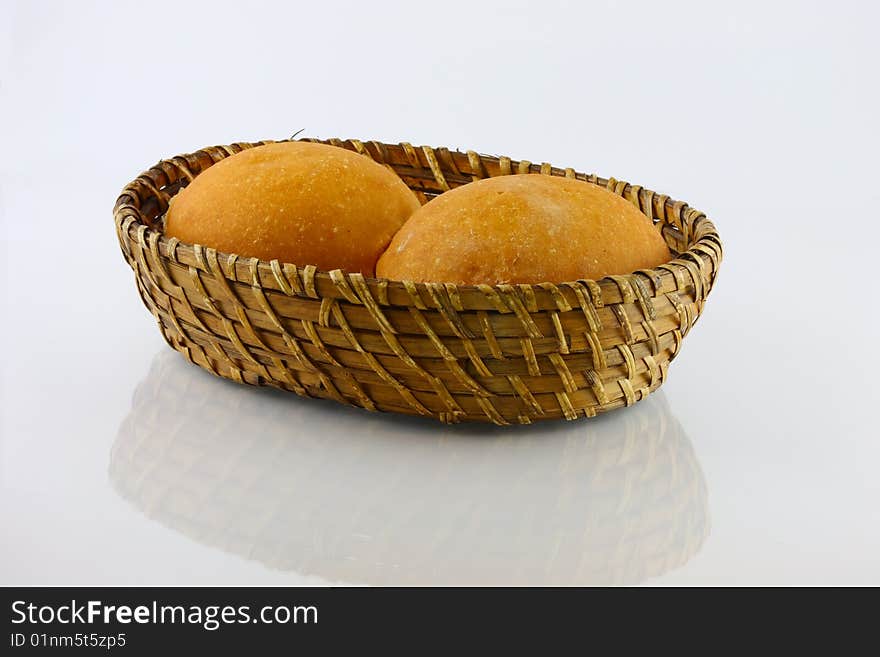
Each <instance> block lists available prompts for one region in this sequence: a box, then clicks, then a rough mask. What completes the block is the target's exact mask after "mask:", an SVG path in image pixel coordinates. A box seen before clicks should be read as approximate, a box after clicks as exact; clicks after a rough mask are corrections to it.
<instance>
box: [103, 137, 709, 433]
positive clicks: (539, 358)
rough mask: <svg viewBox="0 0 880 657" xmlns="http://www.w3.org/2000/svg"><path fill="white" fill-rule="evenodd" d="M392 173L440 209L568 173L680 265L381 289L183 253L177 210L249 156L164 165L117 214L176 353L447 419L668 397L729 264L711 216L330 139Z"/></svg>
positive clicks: (434, 152) (131, 260)
mask: <svg viewBox="0 0 880 657" xmlns="http://www.w3.org/2000/svg"><path fill="white" fill-rule="evenodd" d="M305 141H314V142H318V143H324V144H331V145H333V146H338V147H340V148H345V149H348V150H351V151H355V152H358V153H361V154H363V155H364V156H365V157H370V158H372V159H373V160H375V161H377V162H379V163H382V164H384V165H386V166H388V167H390V168H391V169H393V170H394V171H395V172H396V173H397V175H399V176H400V178H401V179H402V180H403V181H404V182H405V183H406V184H407V185H408V186H409V187H410V188H411V189H412V190H413V191H414V192H415V193H416V194H417V195H418V196H419V198H420V200H421V201H422V202H423V203H424V202H426V201H428V200H430V199H431V198H433V197H434V196H436V195H438V194H442V193H443V192H444V191H447V190H449V189H452V188H455V187H458V186H460V185H464V184H467V183H469V182H472V181H474V180H478V179H480V178H487V177H491V176H502V175H509V174H517V173H531V174H536V175H551V176H567V177H570V178H577V179H579V180H584V181H589V182H592V183H594V184H597V185H601V186H603V187H606V188H607V189H609V190H611V191H612V192H614V193H616V194H618V195H620V196H622V197H623V198H625V199H627V200H629V201H631V202H632V203H633V204H635V205H636V206H637V207H638V208H639V209H640V210H641V211H642V212H643V213H644V214H645V215H646V216H648V217H649V218H650V219H651V220H653V222H654V223H655V225H656V227H657V229H658V230H659V231H661V234H662V235H663V237H664V239H665V240H666V243H667V244H668V245H669V247H670V249H671V250H672V252H673V255H675V256H676V257H675V258H674V259H673V260H671V261H670V262H668V263H666V264H663V265H660V266H658V267H656V268H654V269H644V270H639V271H636V272H633V273H631V274H628V275H625V276H609V277H606V278H604V279H602V280H599V281H591V280H579V281H569V282H560V283H542V284H539V285H477V286H462V285H451V284H440V283H429V284H423V283H413V282H409V281H393V280H386V279H372V278H367V277H365V276H363V275H361V274H348V273H345V272H343V271H341V270H334V271H329V272H327V271H320V270H318V269H317V268H316V267H314V266H311V265H305V266H303V265H294V264H289V263H281V262H279V261H277V260H272V261H268V262H267V261H264V260H258V259H256V258H245V257H241V256H237V255H235V254H225V253H219V252H217V251H216V250H214V249H211V248H208V247H203V246H200V245H198V244H185V243H182V242H180V241H178V240H177V239H174V238H167V237H165V236H164V235H163V233H162V221H163V215H164V212H165V210H166V209H167V208H168V201H169V199H170V198H171V197H172V196H173V195H174V194H175V193H177V192H178V191H179V190H180V189H181V188H183V187H185V186H186V185H187V184H188V183H189V182H190V181H192V180H193V178H195V176H197V175H198V174H199V173H201V172H202V171H204V170H205V169H207V168H208V167H210V166H212V165H213V164H215V163H216V162H219V161H220V160H222V159H223V158H225V157H229V156H230V155H233V154H235V153H237V152H239V151H242V150H244V149H247V148H253V147H254V146H259V145H262V144H265V143H270V142H256V143H236V144H232V145H229V146H214V147H209V148H205V149H202V150H200V151H197V152H195V153H190V154H187V155H179V156H177V157H174V158H171V159H169V160H163V161H161V162H159V163H158V164H157V165H156V166H154V167H152V168H151V169H150V170H149V171H146V172H144V173H143V174H141V175H140V176H139V177H138V178H137V179H136V180H134V181H133V182H131V183H130V184H129V185H127V186H126V187H125V189H124V190H123V192H122V194H121V196H120V197H119V199H118V200H117V202H116V206H115V208H114V218H115V222H116V230H117V234H118V236H119V242H120V245H121V247H122V252H123V254H124V256H125V259H126V260H127V261H128V264H129V265H130V266H131V268H132V269H133V270H134V273H135V280H136V282H137V287H138V290H139V291H140V294H141V298H142V299H143V301H144V304H145V305H146V306H147V308H148V309H149V310H150V312H151V313H152V314H153V316H154V317H155V318H156V319H157V320H158V322H159V327H160V329H161V331H162V334H163V335H164V337H165V339H166V341H167V342H168V344H169V345H171V346H172V347H173V348H174V349H176V350H177V351H179V352H181V353H182V354H183V355H184V356H186V358H188V359H189V360H190V361H192V362H193V363H195V364H197V365H199V366H201V367H203V368H205V369H207V370H209V371H211V372H213V373H214V374H217V375H218V376H222V377H224V378H227V379H232V380H234V381H238V382H240V383H248V384H252V385H269V386H274V387H277V388H283V389H285V390H289V391H291V392H295V393H297V394H299V395H302V396H306V397H321V398H328V399H335V400H336V401H339V402H342V403H345V404H351V405H355V406H360V407H363V408H366V409H368V410H371V411H391V412H395V413H405V414H409V415H424V416H426V417H432V418H435V419H438V420H441V421H443V422H460V421H482V422H494V423H496V424H527V423H530V422H532V421H534V420H545V419H556V418H565V419H569V420H573V419H576V418H578V417H585V416H586V417H592V416H594V415H596V414H597V413H602V412H604V411H608V410H612V409H615V408H620V407H622V406H630V405H632V404H634V403H636V402H637V401H639V400H640V399H643V398H644V397H645V396H646V395H648V394H649V393H650V392H651V391H653V390H656V389H657V388H658V387H659V386H660V385H661V384H662V383H663V381H664V379H665V378H666V376H667V372H668V367H669V363H670V362H671V361H672V359H673V358H674V357H675V356H676V355H677V354H678V352H679V350H680V349H681V343H682V340H683V338H684V336H685V335H687V333H688V331H689V330H690V328H691V327H692V326H693V325H694V323H695V322H696V321H697V318H698V317H699V316H700V313H701V312H702V310H703V305H704V303H705V301H706V298H707V295H708V294H709V291H710V290H711V288H712V285H713V283H714V281H715V277H716V275H717V272H718V267H719V265H720V263H721V257H722V251H721V242H720V240H719V238H718V233H717V232H716V230H715V226H714V225H713V224H712V222H710V221H709V220H708V219H707V218H706V216H705V215H704V214H703V213H702V212H699V211H697V210H695V209H693V208H691V207H689V206H688V205H687V204H686V203H683V202H681V201H674V200H672V199H670V198H669V197H668V196H666V195H663V194H657V193H655V192H652V191H650V190H647V189H644V188H642V187H640V186H638V185H631V184H629V183H626V182H623V181H618V180H615V179H613V178H611V179H605V178H600V177H598V176H595V175H587V174H583V173H577V172H575V171H574V170H573V169H561V168H557V167H553V166H551V165H549V164H546V163H545V164H540V165H538V164H532V163H531V162H529V161H526V160H523V161H520V162H517V161H514V160H511V159H510V158H507V157H494V156H487V155H480V154H478V153H475V152H473V151H467V152H457V151H450V150H448V149H446V148H431V147H428V146H420V147H414V146H412V145H410V144H407V143H401V144H384V143H379V142H372V141H371V142H361V141H358V140H355V139H350V140H345V141H341V140H338V139H330V140H317V139H307V140H305Z"/></svg>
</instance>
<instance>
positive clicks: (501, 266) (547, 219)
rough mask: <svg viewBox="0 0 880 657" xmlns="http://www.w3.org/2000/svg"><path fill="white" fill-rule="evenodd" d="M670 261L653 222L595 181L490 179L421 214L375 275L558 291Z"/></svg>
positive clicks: (442, 197)
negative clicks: (557, 286)
mask: <svg viewBox="0 0 880 657" xmlns="http://www.w3.org/2000/svg"><path fill="white" fill-rule="evenodd" d="M670 258H671V256H670V253H669V249H668V248H667V246H666V243H665V242H664V241H663V238H662V237H661V236H660V233H659V232H658V231H657V230H656V229H655V228H654V226H653V225H652V223H651V221H650V219H648V218H647V217H646V216H645V215H644V214H642V213H641V212H640V211H639V210H638V208H636V207H635V206H634V205H633V204H632V203H630V202H628V201H626V200H624V199H623V198H621V197H620V196H617V195H616V194H614V193H612V192H610V191H608V190H606V189H604V188H602V187H599V186H597V185H593V184H591V183H588V182H584V181H581V180H572V179H568V178H560V177H555V176H554V177H551V176H544V175H534V174H531V175H530V174H524V175H513V176H499V177H496V178H487V179H485V180H479V181H477V182H474V183H470V184H467V185H463V186H461V187H458V188H456V189H454V190H451V191H449V192H446V193H444V194H441V195H440V196H438V197H437V198H435V199H434V200H432V201H431V202H429V203H427V204H426V205H424V206H422V207H421V208H420V209H419V210H417V211H416V212H415V213H414V214H413V215H412V216H411V217H410V218H409V220H408V221H407V222H406V223H405V224H404V226H403V228H401V229H400V231H399V232H398V233H397V234H396V235H395V236H394V239H393V240H392V241H391V244H390V245H389V247H388V249H387V250H386V251H385V253H384V254H383V255H382V257H381V258H380V259H379V262H378V264H377V266H376V273H377V275H379V276H382V277H385V278H392V279H397V280H410V281H418V282H435V283H455V284H458V285H475V284H479V283H488V284H497V283H545V282H551V283H554V282H555V283H559V282H565V281H573V280H577V279H582V278H592V279H599V278H602V277H603V276H608V275H612V274H629V273H632V272H633V271H635V270H637V269H643V268H649V267H655V266H657V265H659V264H662V263H664V262H667V261H668V260H669V259H670Z"/></svg>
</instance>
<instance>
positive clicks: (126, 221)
mask: <svg viewBox="0 0 880 657" xmlns="http://www.w3.org/2000/svg"><path fill="white" fill-rule="evenodd" d="M301 141H306V142H316V143H325V144H329V145H334V146H341V147H344V146H343V144H346V143H353V144H356V145H358V146H360V147H361V148H360V149H349V150H358V152H362V153H363V152H364V151H363V150H362V146H363V143H364V142H361V141H360V140H357V139H345V140H341V139H332V140H321V139H316V138H312V137H302V138H298V139H280V140H261V141H257V142H233V143H231V144H228V145H222V146H206V147H203V148H201V149H198V150H196V151H192V152H190V153H182V154H178V155H175V156H172V157H169V158H165V159H162V160H160V161H159V162H158V163H157V164H155V165H154V166H153V167H151V168H150V169H148V170H147V171H145V172H143V173H142V174H141V175H139V176H138V177H137V178H135V179H134V180H132V181H130V182H129V183H127V184H126V185H125V187H124V188H123V190H122V192H121V193H120V195H119V196H118V197H117V199H116V203H115V205H114V209H113V215H114V221H115V223H116V224H117V228H118V229H119V230H121V231H124V232H126V234H127V235H128V236H129V237H130V238H135V239H137V235H138V233H141V234H142V239H144V240H145V241H147V242H150V241H152V240H157V241H158V245H159V247H160V249H161V250H163V251H164V252H165V253H169V252H174V253H176V254H179V253H180V249H183V250H184V253H185V254H186V255H188V256H190V258H191V259H192V260H194V261H196V262H201V260H202V258H203V257H204V254H213V255H216V258H217V259H218V261H223V262H226V263H233V272H232V275H231V276H229V277H230V278H233V279H238V278H239V277H238V276H236V275H235V271H234V264H236V263H237V264H244V263H247V267H248V269H249V270H251V272H253V271H254V268H257V269H261V270H263V271H264V272H265V273H267V274H268V275H271V273H272V272H275V271H276V270H277V269H278V268H284V267H291V266H292V267H295V268H296V269H298V270H299V271H309V272H310V273H311V274H312V275H313V276H314V278H315V279H316V281H321V282H324V283H326V284H327V285H335V284H336V283H337V282H338V281H339V280H340V278H342V279H343V280H344V278H346V277H349V278H350V277H353V276H355V277H359V278H360V279H361V280H363V281H364V282H365V283H367V284H368V285H369V284H372V285H387V286H389V287H390V288H396V289H397V290H400V291H402V290H403V289H405V288H406V286H407V285H410V286H411V285H416V286H441V287H443V288H445V289H447V290H450V289H453V290H458V291H461V292H472V293H481V294H482V293H485V291H486V290H487V289H491V290H497V291H499V292H502V291H506V290H509V289H510V288H518V289H523V288H529V289H531V290H532V291H533V292H536V291H541V292H544V291H545V290H546V289H547V286H551V287H555V286H570V285H584V284H585V285H596V286H598V287H599V288H600V289H601V292H602V296H603V297H604V298H605V299H606V300H607V302H609V303H614V302H615V301H617V300H620V298H621V296H622V292H621V290H620V285H619V282H618V281H619V279H621V278H631V277H632V276H634V275H635V274H643V275H645V276H647V277H648V278H650V279H651V280H652V281H655V282H656V284H655V285H654V290H653V291H652V294H651V296H655V294H656V291H657V290H659V289H660V288H661V287H663V282H664V281H668V280H669V279H674V278H675V273H674V271H673V270H672V269H671V266H673V265H676V264H678V265H680V266H684V267H687V263H688V262H690V264H696V265H697V266H699V265H700V263H701V261H702V259H703V258H705V257H706V256H705V255H701V253H703V252H704V251H705V249H707V248H708V249H709V250H710V251H712V252H716V251H718V250H720V246H721V240H720V236H719V235H718V231H717V229H716V228H715V225H714V223H713V222H712V221H711V220H710V219H709V218H708V217H707V216H706V214H705V213H703V212H701V211H699V210H696V209H695V208H693V207H691V206H690V205H688V204H687V203H685V202H684V201H678V200H675V199H673V198H671V197H669V196H668V195H666V194H661V193H658V192H655V191H653V190H650V189H648V188H645V187H642V186H640V185H633V184H630V183H628V182H625V181H622V180H618V179H616V178H613V177H610V178H603V177H601V176H597V175H595V174H586V173H583V172H580V171H574V170H573V169H571V168H567V169H561V168H559V167H550V166H549V165H547V164H542V165H540V166H541V168H542V169H543V168H544V167H549V169H548V172H546V173H545V172H544V171H543V170H542V171H534V168H535V167H536V166H537V165H534V164H531V162H530V161H528V160H510V163H511V165H519V164H520V163H528V164H529V165H531V168H532V169H533V170H532V171H529V172H528V173H529V175H555V176H559V175H561V174H563V175H567V174H568V172H573V173H574V177H575V178H576V179H577V180H580V181H583V182H587V183H592V184H598V185H599V186H601V187H604V188H606V189H609V190H611V191H612V192H614V190H615V189H617V190H619V191H617V194H618V195H619V196H621V197H623V198H624V199H625V200H627V201H630V202H632V195H633V194H641V193H644V194H649V195H651V196H652V198H656V199H659V200H660V201H661V203H662V204H663V205H664V206H665V208H667V209H674V210H676V211H677V212H679V213H681V215H682V216H684V215H685V214H688V215H689V216H688V218H687V220H686V221H687V222H688V224H689V226H688V233H690V234H691V236H690V237H687V235H682V234H681V233H679V236H680V238H681V239H684V240H685V243H686V244H687V249H686V250H684V251H680V252H678V255H677V256H675V251H673V256H674V257H673V258H672V259H671V260H669V261H667V262H665V263H663V264H660V265H658V266H656V267H653V268H646V269H639V270H636V271H633V272H628V273H625V274H613V275H608V276H605V277H603V278H601V279H588V278H581V279H575V280H570V281H544V282H541V283H495V284H492V283H485V284H480V285H459V284H456V283H443V282H421V281H404V280H398V279H389V278H383V277H379V276H366V275H364V274H361V273H359V272H349V271H347V270H344V269H341V268H340V269H332V270H327V269H320V268H318V267H316V266H314V265H301V264H298V263H287V262H282V261H279V260H265V259H261V258H256V257H251V256H242V255H239V254H235V253H229V252H225V251H221V250H219V249H215V248H213V247H209V246H206V245H202V244H198V243H188V242H183V241H181V240H178V239H177V238H169V237H167V236H166V235H165V233H164V231H163V230H161V229H160V228H158V227H155V226H153V225H151V223H150V222H148V221H146V220H145V219H144V216H143V213H142V212H141V210H140V208H134V207H132V205H131V204H130V203H128V201H129V199H130V198H131V191H130V190H133V188H135V187H137V186H138V185H139V184H140V185H143V184H144V183H146V184H147V186H149V187H150V188H152V191H153V193H154V195H155V197H156V198H159V197H161V196H162V195H163V193H164V194H165V195H166V196H167V197H168V198H169V199H170V198H172V197H173V196H174V195H175V194H177V193H178V192H179V189H180V188H178V189H176V190H174V192H173V193H171V194H167V193H165V192H164V189H165V188H161V189H160V188H156V187H155V186H154V185H153V184H152V183H151V182H149V181H148V179H147V178H146V177H145V174H146V173H148V172H149V171H155V172H157V173H164V169H163V168H162V165H163V164H166V163H169V164H173V163H178V164H179V163H180V162H186V161H188V159H190V158H194V157H197V156H198V155H199V154H207V155H208V156H209V157H210V156H211V155H210V151H213V152H214V153H217V152H218V151H219V152H222V153H225V154H226V155H224V159H225V157H229V156H231V155H234V154H236V153H238V152H240V151H242V150H245V149H249V148H255V147H258V146H263V145H266V144H273V143H286V142H301ZM368 143H372V144H381V145H393V146H398V145H401V146H402V145H405V146H407V147H410V148H412V146H411V145H410V144H409V143H408V142H399V143H398V144H390V143H387V142H385V143H383V142H368ZM415 148H416V149H431V150H435V149H437V150H439V149H441V148H443V147H430V146H417V147H415ZM449 152H450V153H452V154H457V155H466V154H468V153H472V152H474V151H460V150H455V151H449ZM368 156H369V155H368ZM479 156H480V157H481V158H484V159H489V160H499V159H501V158H499V157H498V156H495V155H486V154H482V153H480V154H479ZM200 173H201V172H200ZM514 173H519V172H514ZM198 175H199V174H195V176H193V179H194V178H195V177H196V176H198ZM505 175H506V174H505ZM493 177H497V176H493ZM590 178H594V179H595V180H596V182H593V180H590ZM474 180H476V179H474ZM640 212H641V209H640ZM643 214H644V212H643ZM645 216H646V217H647V216H648V215H645ZM648 218H649V219H651V221H652V222H653V223H654V224H655V226H656V224H657V221H655V220H654V219H653V218H651V217H648ZM661 220H662V218H661ZM683 221H684V220H683ZM666 231H673V232H674V231H675V228H673V227H672V226H670V225H669V224H666V225H665V226H664V227H663V228H662V229H661V235H664V241H666V242H667V245H669V242H668V240H667V239H666V235H665V233H666ZM157 236H158V237H157ZM700 247H703V248H702V249H701V248H700ZM670 248H671V247H670ZM185 259H188V258H185ZM227 273H228V272H227ZM252 276H255V274H252ZM248 278H250V277H248ZM319 296H323V295H320V293H319ZM392 305H393V304H392Z"/></svg>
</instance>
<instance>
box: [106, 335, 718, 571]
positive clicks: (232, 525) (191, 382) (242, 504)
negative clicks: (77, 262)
mask: <svg viewBox="0 0 880 657" xmlns="http://www.w3.org/2000/svg"><path fill="white" fill-rule="evenodd" d="M259 392H264V391H256V390H242V389H240V387H238V386H235V385H233V384H231V383H230V384H226V382H223V381H215V380H213V379H212V378H211V377H210V376H208V375H207V374H205V373H204V372H201V371H199V370H197V369H196V368H193V367H189V366H187V364H186V363H184V362H183V361H182V359H180V358H178V357H177V356H176V355H175V354H172V353H170V352H167V351H166V352H163V353H161V354H159V355H157V357H156V358H155V359H154V361H153V366H152V368H151V370H150V373H149V375H148V376H147V377H146V378H145V380H144V381H143V382H142V383H141V384H140V385H139V386H138V388H137V390H136V392H135V394H134V398H133V400H132V405H131V411H130V412H129V414H128V416H127V417H126V419H125V420H124V421H123V422H122V424H121V426H120V427H119V433H118V435H117V437H116V440H115V441H114V444H113V449H112V451H111V454H110V460H109V478H110V481H111V484H112V486H113V488H114V489H115V490H116V491H117V493H119V495H120V496H122V497H123V498H124V499H125V500H127V501H128V502H130V503H131V504H132V505H133V506H134V507H135V508H136V509H138V510H140V511H142V512H143V513H144V514H146V515H147V516H148V517H149V518H151V519H153V520H155V521H156V522H158V523H160V524H162V525H164V526H166V527H169V528H170V529H173V530H174V531H177V532H179V533H181V534H183V535H184V536H187V537H189V538H191V539H193V540H195V541H197V542H199V543H202V544H204V545H207V546H210V547H214V548H219V549H222V550H224V551H226V552H229V553H231V554H235V555H239V556H241V557H243V558H247V559H251V560H254V561H257V562H260V563H262V564H264V565H266V566H268V567H269V568H272V569H277V570H282V571H296V572H298V573H300V574H303V575H306V574H308V575H318V576H320V577H323V578H324V579H327V580H330V581H335V582H346V583H355V584H380V585H382V584H384V585H402V584H406V585H409V584H415V585H426V584H438V585H448V584H465V585H477V584H483V585H507V586H510V585H535V584H538V585H597V586H598V585H612V584H636V583H638V582H642V581H644V580H645V579H647V578H650V577H655V576H659V575H662V574H663V573H666V572H669V571H670V570H673V569H675V568H678V567H680V566H682V565H683V564H685V563H686V562H687V561H688V560H689V559H690V558H691V557H692V556H694V555H695V554H696V553H697V552H698V551H699V550H700V548H701V546H702V545H703V543H704V540H705V538H706V537H707V535H708V534H709V531H710V517H709V511H710V510H709V503H708V491H707V487H706V481H705V478H704V476H703V472H702V469H701V467H700V464H699V461H698V460H697V456H696V454H695V453H694V450H693V447H692V446H691V442H690V440H688V437H687V435H686V434H685V431H684V429H683V428H682V426H681V424H680V423H679V422H678V420H676V418H675V417H674V416H673V415H672V413H671V412H670V411H669V407H668V404H667V402H666V399H665V398H664V396H663V395H662V394H658V395H652V397H651V398H650V399H648V400H646V401H645V403H644V404H639V405H638V406H637V407H636V408H633V409H631V410H630V411H629V412H627V413H623V414H622V416H621V417H620V418H619V420H618V419H617V418H614V419H613V421H605V420H603V419H599V420H597V421H595V422H580V423H571V424H563V425H561V426H556V427H553V430H552V431H549V432H542V433H541V434H540V435H537V434H534V433H533V432H529V431H528V430H526V431H525V432H516V431H515V429H516V428H514V431H511V430H507V431H505V430H500V429H499V430H494V429H495V428H494V427H465V426H456V427H436V429H435V431H434V432H432V433H431V435H425V434H422V435H421V439H420V440H413V439H412V437H413V434H412V422H407V421H406V420H405V419H404V420H403V421H400V422H388V421H386V418H380V417H377V416H367V417H364V414H363V413H358V412H356V411H355V410H353V409H344V408H328V407H327V406H326V405H324V404H314V403H308V402H306V401H302V402H300V400H297V399H293V400H286V399H283V398H280V397H281V396H280V395H273V394H269V395H266V394H259ZM285 402H292V403H285ZM608 419H609V420H611V418H608ZM514 434H515V435H514ZM474 435H479V436H481V439H480V440H473V436H474ZM377 473H381V476H377ZM512 473H516V474H515V476H512Z"/></svg>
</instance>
